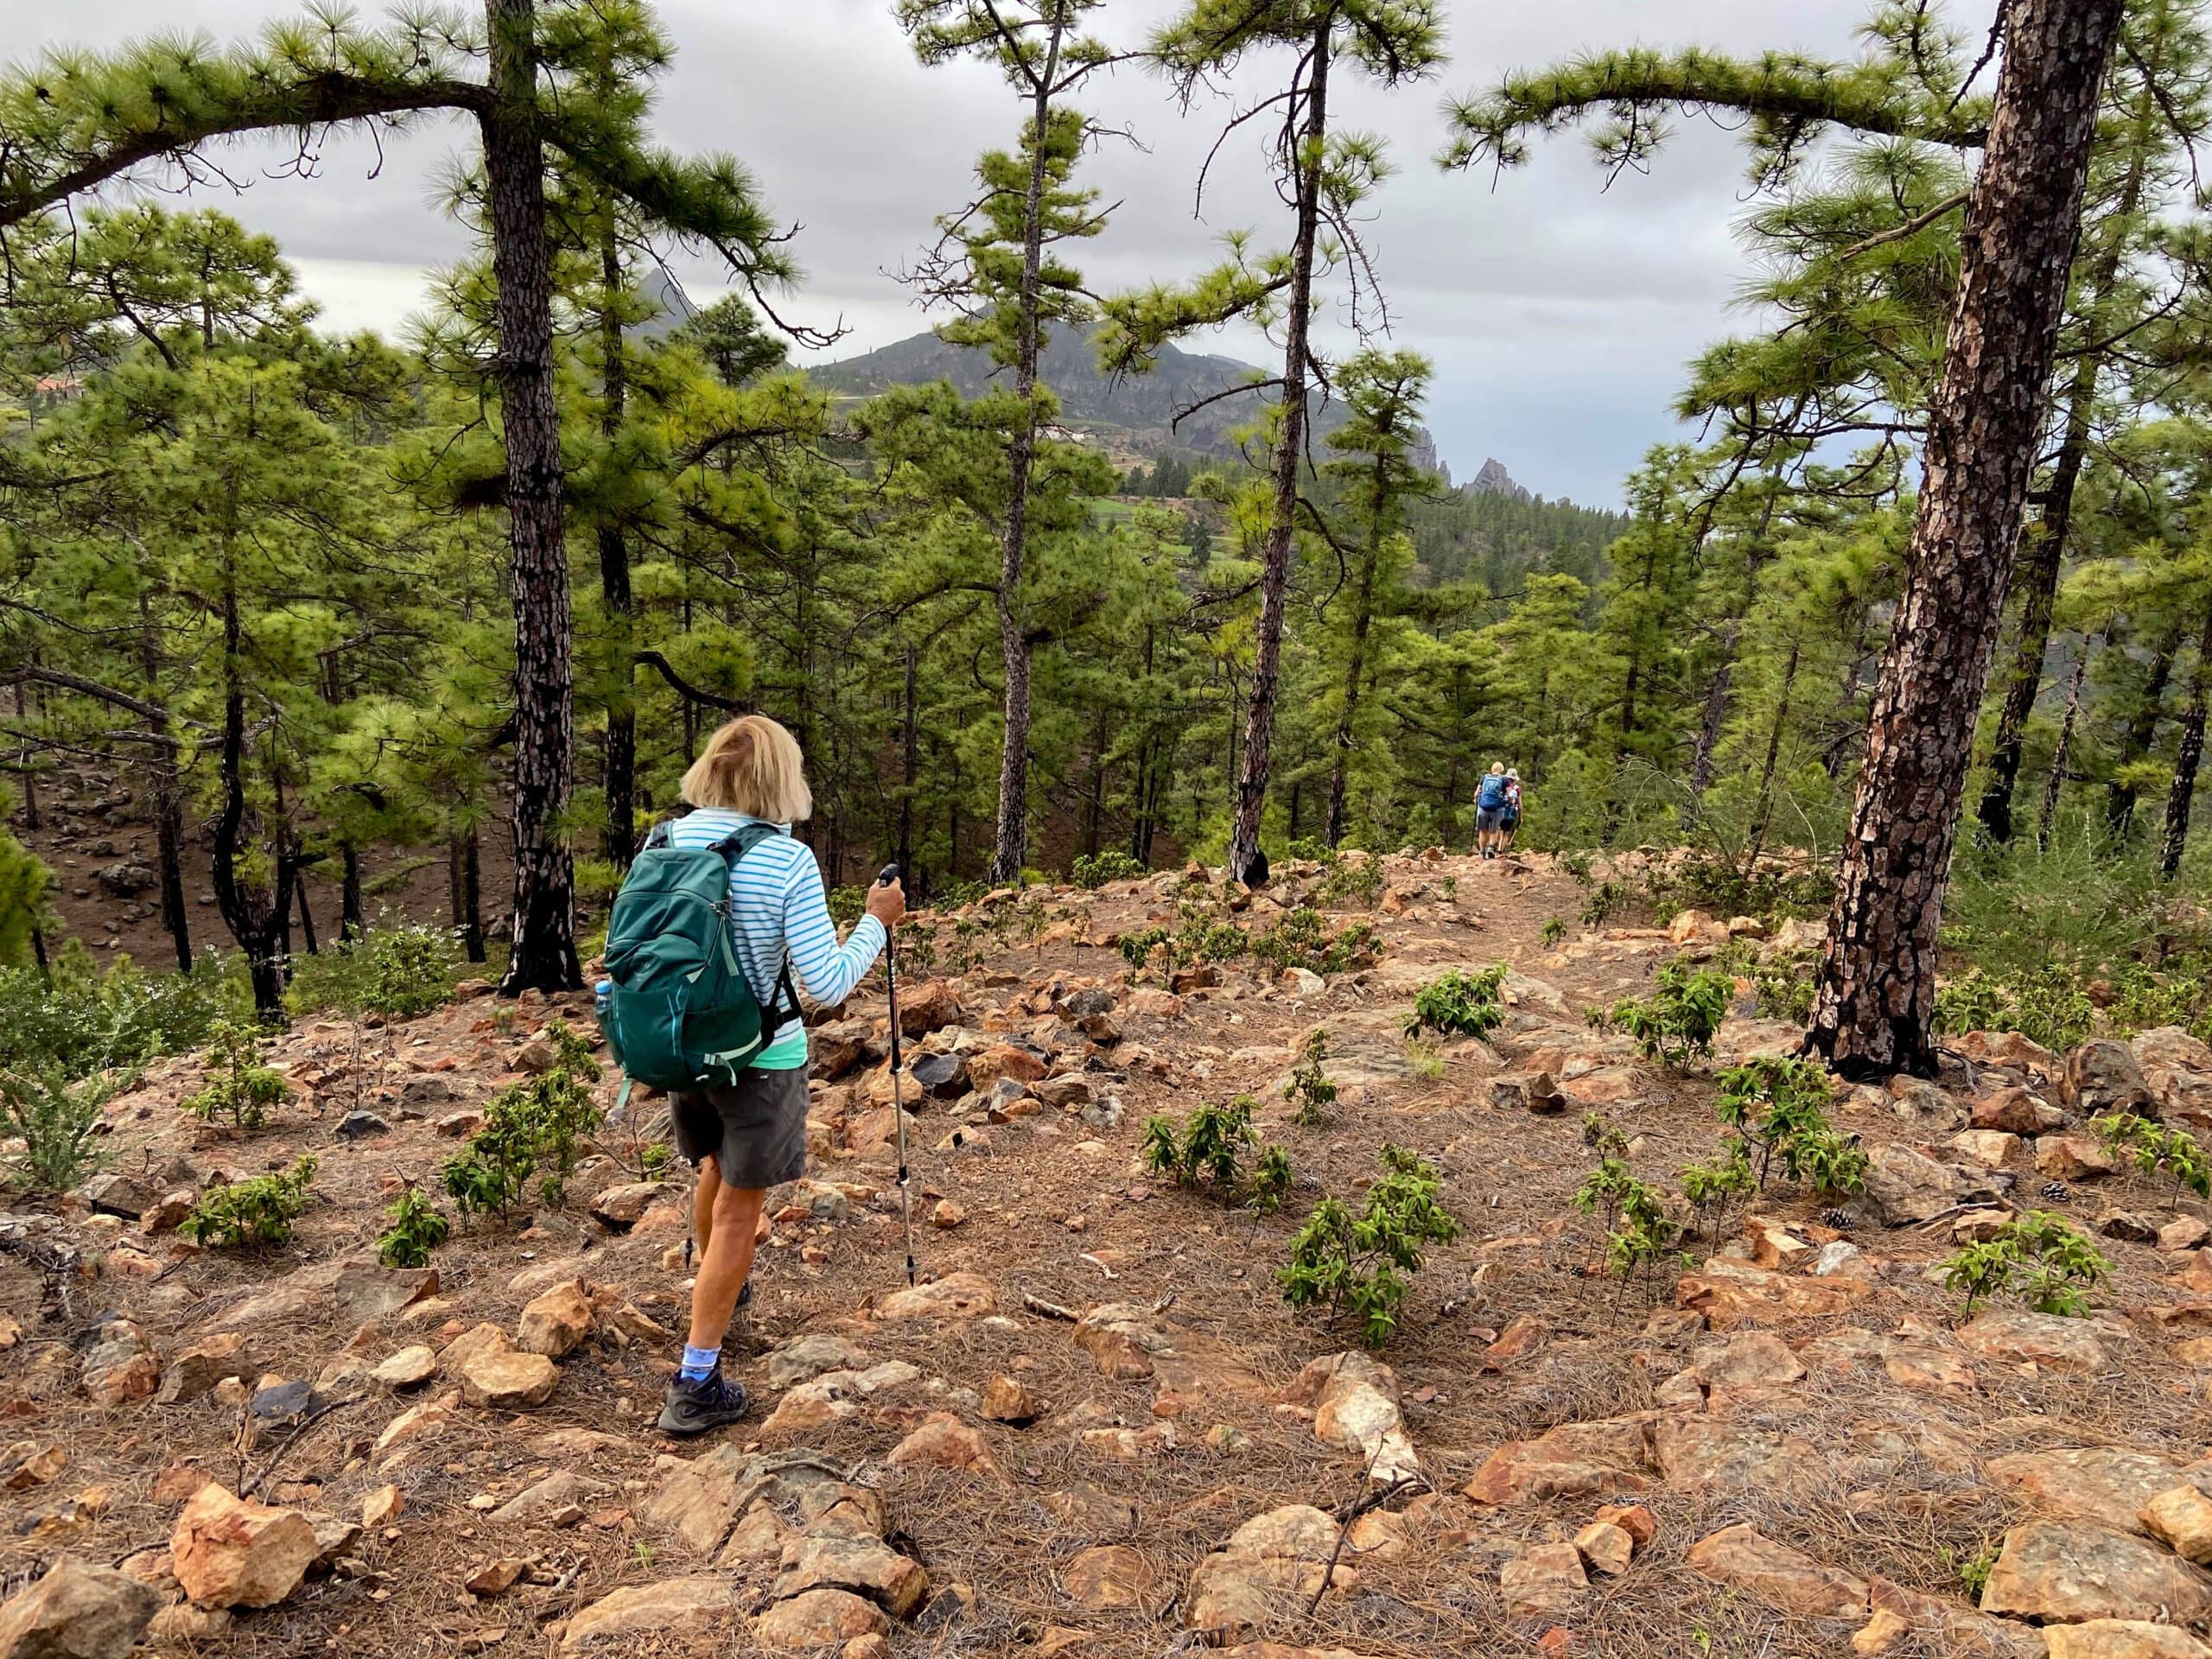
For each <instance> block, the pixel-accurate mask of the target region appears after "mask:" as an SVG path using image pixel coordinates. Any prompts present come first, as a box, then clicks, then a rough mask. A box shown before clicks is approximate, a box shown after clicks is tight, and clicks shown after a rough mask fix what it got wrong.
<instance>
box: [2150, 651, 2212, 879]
mask: <svg viewBox="0 0 2212 1659" xmlns="http://www.w3.org/2000/svg"><path fill="white" fill-rule="evenodd" d="M2208 701H2212V613H2207V615H2206V617H2205V620H2204V632H2202V634H2200V635H2199V636H2198V637H2197V641H2196V671H2194V672H2193V673H2191V674H2190V677H2189V703H2188V706H2187V707H2186V708H2185V709H2183V711H2182V717H2181V747H2180V748H2179V749H2178V750H2177V751H2176V752H2175V754H2174V778H2173V782H2172V783H2171V784H2170V785H2168V786H2167V788H2166V829H2165V834H2164V836H2161V837H2160V839H2159V842H2158V872H2159V874H2162V875H2164V877H2165V878H2166V880H2169V881H2171V880H2173V879H2174V877H2175V876H2177V875H2178V874H2181V855H2183V853H2184V852H2186V851H2188V850H2189V817H2190V810H2191V809H2192V808H2193V807H2194V806H2195V805H2196V769H2197V767H2198V766H2200V765H2201V764H2202V762H2203V760H2204V714H2205V708H2206V705H2207V703H2208Z"/></svg>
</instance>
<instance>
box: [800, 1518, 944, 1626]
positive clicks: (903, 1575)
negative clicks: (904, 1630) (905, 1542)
mask: <svg viewBox="0 0 2212 1659" xmlns="http://www.w3.org/2000/svg"><path fill="white" fill-rule="evenodd" d="M821 1589H831V1590H845V1591H849V1592H852V1593H853V1594H855V1595H858V1596H865V1597H866V1598H867V1599H868V1600H870V1601H873V1602H874V1603H875V1604H876V1605H878V1606H880V1607H881V1608H882V1609H883V1610H884V1611H886V1612H887V1613H889V1614H890V1615H891V1616H892V1617H893V1618H912V1617H913V1616H914V1613H915V1611H916V1610H917V1609H918V1608H919V1607H920V1606H921V1605H922V1598H923V1597H924V1596H926V1595H927V1594H928V1593H929V1589H930V1575H929V1574H928V1573H925V1572H924V1571H923V1570H922V1566H921V1563H920V1562H918V1561H917V1560H913V1559H912V1557H910V1556H906V1555H901V1554H899V1552H898V1551H897V1550H895V1549H893V1548H891V1546H890V1545H888V1544H887V1543H885V1542H884V1541H882V1540H881V1539H880V1538H874V1537H868V1536H854V1535H850V1534H841V1533H829V1534H810V1535H803V1536H800V1537H796V1538H793V1539H792V1540H791V1541H790V1542H789V1543H787V1544H785V1546H784V1552H783V1556H782V1559H781V1560H780V1562H779V1572H778V1573H777V1577H776V1583H775V1588H774V1589H773V1590H772V1592H771V1593H772V1594H773V1595H774V1596H775V1597H776V1598H777V1599H779V1600H789V1599H791V1597H793V1596H800V1595H804V1594H805V1593H806V1592H809V1591H810V1590H821Z"/></svg>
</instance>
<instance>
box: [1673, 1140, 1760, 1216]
mask: <svg viewBox="0 0 2212 1659" xmlns="http://www.w3.org/2000/svg"><path fill="white" fill-rule="evenodd" d="M1675 1173H1676V1174H1678V1175H1679V1176H1681V1182H1682V1197H1683V1198H1685V1199H1687V1200H1688V1203H1689V1205H1690V1207H1691V1208H1692V1209H1693V1210H1694V1211H1697V1217H1698V1230H1699V1231H1700V1232H1702V1233H1703V1234H1704V1235H1705V1236H1707V1238H1718V1237H1719V1236H1720V1230H1721V1229H1722V1228H1723V1227H1725V1226H1726V1224H1727V1222H1728V1211H1729V1209H1730V1207H1731V1206H1732V1205H1734V1204H1735V1203H1736V1201H1737V1200H1738V1199H1739V1198H1748V1197H1750V1196H1751V1192H1752V1190H1753V1188H1754V1187H1755V1186H1756V1185H1758V1183H1757V1181H1756V1180H1755V1179H1753V1177H1752V1175H1751V1147H1749V1146H1748V1145H1746V1144H1745V1141H1744V1138H1743V1136H1741V1135H1729V1136H1728V1137H1726V1139H1725V1140H1723V1141H1721V1143H1720V1147H1719V1150H1718V1151H1717V1152H1715V1153H1714V1154H1713V1156H1712V1157H1710V1158H1708V1159H1707V1160H1704V1161H1703V1162H1701V1163H1694V1164H1685V1165H1683V1166H1682V1167H1681V1169H1679V1170H1677V1171H1676V1172H1675ZM1708 1217H1709V1219H1708Z"/></svg>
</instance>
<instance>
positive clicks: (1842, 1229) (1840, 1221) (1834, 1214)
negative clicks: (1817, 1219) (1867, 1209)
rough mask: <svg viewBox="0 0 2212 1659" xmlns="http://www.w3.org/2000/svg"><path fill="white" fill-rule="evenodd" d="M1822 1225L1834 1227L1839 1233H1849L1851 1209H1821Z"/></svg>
mask: <svg viewBox="0 0 2212 1659" xmlns="http://www.w3.org/2000/svg"><path fill="white" fill-rule="evenodd" d="M1821 1226H1823V1227H1833V1228H1834V1229H1835V1230H1836V1231H1838V1232H1839V1233H1847V1232H1849V1231H1850V1230H1851V1211H1848V1210H1833V1209H1831V1210H1823V1211H1821Z"/></svg>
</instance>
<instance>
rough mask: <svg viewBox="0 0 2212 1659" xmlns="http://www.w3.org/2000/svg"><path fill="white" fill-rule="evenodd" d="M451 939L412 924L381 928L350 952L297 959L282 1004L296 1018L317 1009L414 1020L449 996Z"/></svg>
mask: <svg viewBox="0 0 2212 1659" xmlns="http://www.w3.org/2000/svg"><path fill="white" fill-rule="evenodd" d="M453 979H454V941H453V936H452V935H451V934H449V933H446V932H442V931H440V930H438V929H436V928H434V927H425V926H423V925H419V924H416V923H403V924H401V925H397V926H383V927H378V928H375V929H372V931H369V932H367V933H365V934H364V935H363V936H362V937H361V938H359V939H358V940H356V941H354V943H353V944H352V945H351V946H350V947H348V948H346V949H343V950H323V951H319V952H317V953H316V954H315V955H314V956H311V957H295V958H294V959H293V963H292V982H291V985H290V986H289V988H287V990H286V992H285V997H284V1001H285V1004H286V1006H287V1007H289V1008H290V1009H291V1011H292V1012H293V1013H294V1014H311V1013H313V1012H315V1010H317V1009H321V1008H336V1009H339V1010H340V1011H342V1012H346V1013H349V1014H382V1015H383V1016H384V1017H385V1018H386V1019H388V1020H415V1019H419V1018H420V1017H421V1016H423V1014H428V1013H429V1012H430V1011H431V1010H432V1009H433V1008H436V1007H442V1006H443V1005H444V1003H445V1001H446V999H447V998H448V997H449V996H451V995H453Z"/></svg>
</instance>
